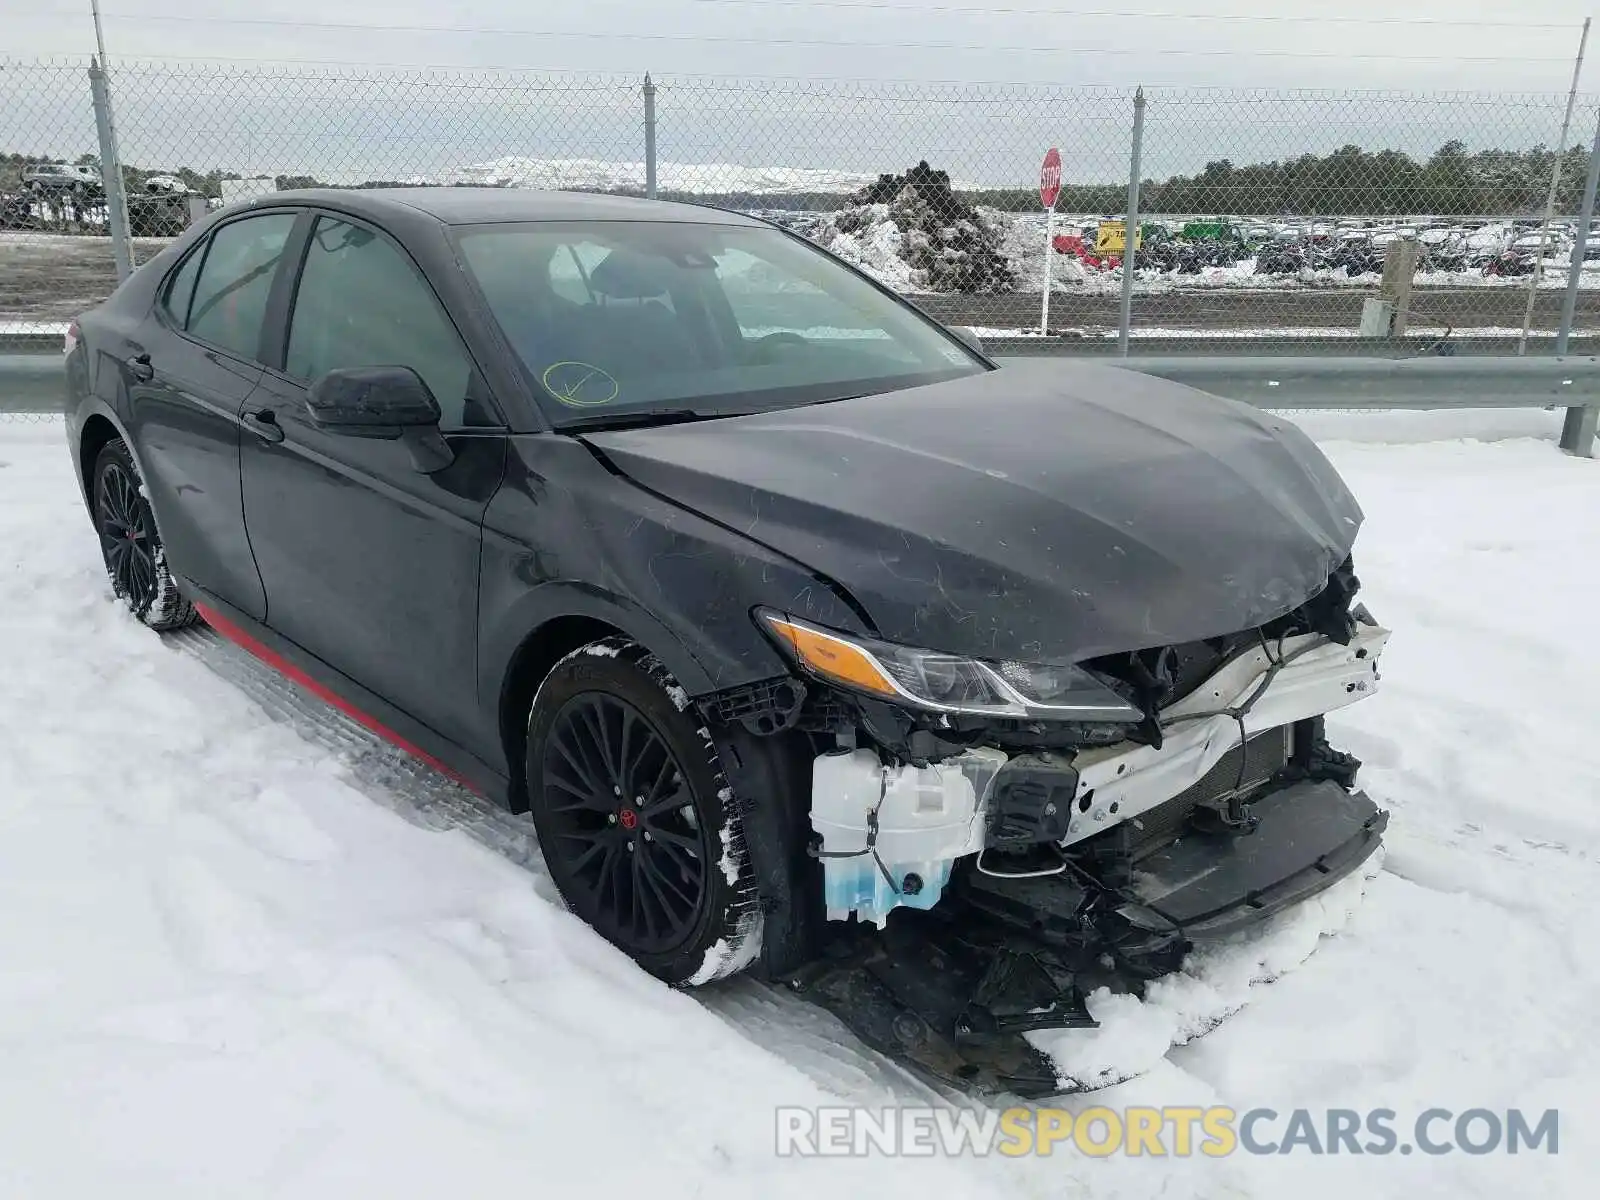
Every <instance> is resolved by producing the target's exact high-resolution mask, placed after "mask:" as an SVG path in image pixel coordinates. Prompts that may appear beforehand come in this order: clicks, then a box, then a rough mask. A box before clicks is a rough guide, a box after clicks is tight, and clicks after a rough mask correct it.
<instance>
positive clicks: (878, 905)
mask: <svg viewBox="0 0 1600 1200" xmlns="http://www.w3.org/2000/svg"><path fill="white" fill-rule="evenodd" d="M1005 761H1006V756H1005V755H1004V754H1003V753H1001V752H1000V751H998V750H984V749H979V750H969V751H967V752H966V753H965V754H963V755H962V756H961V757H960V758H958V759H952V760H950V761H949V762H945V763H938V764H935V765H933V766H931V767H910V766H885V765H884V764H883V762H882V761H881V760H880V759H879V757H878V755H877V753H876V752H875V751H872V750H844V751H839V752H836V753H833V754H824V755H821V756H819V757H818V758H817V759H816V761H815V762H814V764H813V766H812V781H811V825H812V828H814V829H815V830H816V831H817V833H819V834H820V835H821V836H822V851H823V854H824V855H825V856H832V855H845V856H848V857H824V858H823V859H822V875H823V893H824V898H825V902H826V904H827V909H828V919H829V920H836V921H838V920H844V919H845V918H846V917H848V916H849V915H850V914H851V913H855V914H856V915H857V916H859V917H860V918H861V919H862V920H864V921H872V922H874V923H875V924H878V925H882V924H883V921H884V918H885V917H886V916H887V915H888V913H889V910H890V909H892V908H895V907H896V906H897V905H906V906H908V907H911V908H932V907H933V906H934V905H935V904H936V903H938V901H939V896H940V894H941V893H942V892H943V891H944V886H945V884H946V883H948V882H949V881H950V868H951V865H952V864H953V863H954V861H955V860H956V859H957V858H960V857H961V856H963V855H966V854H972V853H975V852H976V851H978V850H980V849H982V848H983V824H984V823H983V806H982V797H983V794H984V792H985V791H986V790H987V788H988V784H989V780H990V779H992V778H993V777H994V774H995V772H996V771H998V770H999V769H1000V767H1001V766H1002V765H1004V763H1005ZM874 808H876V809H877V813H878V832H877V840H876V843H875V845H876V849H877V857H876V858H874V857H873V855H872V853H871V851H870V850H869V849H868V845H867V841H868V836H869V830H870V819H869V818H870V814H871V813H872V811H873V809H874ZM880 860H881V862H882V864H883V867H880V866H879V862H880ZM883 868H887V869H888V874H889V877H890V878H889V879H886V878H884V870H883ZM890 879H892V880H893V883H892V884H891V882H890Z"/></svg>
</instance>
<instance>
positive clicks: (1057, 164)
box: [1039, 146, 1061, 337]
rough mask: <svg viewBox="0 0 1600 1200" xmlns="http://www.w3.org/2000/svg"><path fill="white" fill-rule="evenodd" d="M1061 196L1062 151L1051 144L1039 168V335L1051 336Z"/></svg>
mask: <svg viewBox="0 0 1600 1200" xmlns="http://www.w3.org/2000/svg"><path fill="white" fill-rule="evenodd" d="M1060 197H1061V151H1060V150H1058V149H1057V148H1056V147H1054V146H1051V147H1050V149H1049V150H1047V151H1045V156H1044V165H1043V166H1041V167H1040V168H1039V203H1040V204H1042V205H1043V206H1044V296H1043V298H1042V299H1041V300H1040V302H1039V336H1040V337H1049V336H1050V267H1051V264H1052V263H1053V262H1054V260H1055V256H1056V246H1055V241H1056V237H1055V234H1056V201H1057V200H1058V199H1060Z"/></svg>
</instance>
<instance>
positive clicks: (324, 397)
mask: <svg viewBox="0 0 1600 1200" xmlns="http://www.w3.org/2000/svg"><path fill="white" fill-rule="evenodd" d="M306 411H307V412H308V413H309V414H310V415H311V421H312V424H314V425H316V427H317V428H318V429H321V430H324V431H325V432H327V433H336V434H341V435H343V436H345V437H360V438H381V439H384V440H389V441H393V440H396V439H398V440H399V441H402V442H404V443H405V445H406V448H407V449H408V450H409V451H410V452H411V461H412V463H413V465H414V466H415V467H416V468H417V470H419V471H421V472H423V473H424V474H429V475H431V474H432V473H433V472H435V471H441V470H443V469H444V468H445V467H448V466H449V465H450V464H451V462H453V461H454V459H455V453H454V451H452V450H451V449H450V444H449V443H448V442H446V441H445V440H444V436H443V435H442V434H440V432H439V418H440V416H441V414H440V411H439V402H438V401H437V400H435V399H434V398H433V392H432V391H430V390H429V388H428V385H427V384H426V383H424V382H423V380H422V376H420V375H418V374H417V373H416V372H415V371H413V370H412V369H411V368H410V367H340V368H337V369H335V370H332V371H329V372H328V373H327V374H326V375H324V376H322V377H321V378H320V379H318V380H317V381H316V382H314V383H313V384H312V385H311V389H310V391H308V392H307V393H306Z"/></svg>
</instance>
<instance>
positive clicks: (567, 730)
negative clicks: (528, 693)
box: [544, 692, 715, 953]
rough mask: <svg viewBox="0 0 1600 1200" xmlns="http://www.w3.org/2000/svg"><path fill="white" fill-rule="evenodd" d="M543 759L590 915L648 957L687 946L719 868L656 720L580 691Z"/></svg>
mask: <svg viewBox="0 0 1600 1200" xmlns="http://www.w3.org/2000/svg"><path fill="white" fill-rule="evenodd" d="M544 760H545V777H544V778H545V787H546V789H547V797H546V811H547V812H548V813H549V814H550V820H551V825H552V828H553V832H554V834H555V838H556V845H555V846H554V847H553V849H554V850H555V851H556V853H557V854H558V855H559V856H560V858H561V859H562V867H563V874H565V875H566V876H567V879H568V880H569V883H570V886H572V887H574V888H576V889H580V890H581V892H582V894H583V895H584V897H585V899H586V901H587V903H586V904H585V905H584V907H585V909H586V911H585V913H584V915H585V916H586V917H588V919H589V921H590V923H591V924H592V925H594V926H595V927H596V928H597V929H600V930H601V931H602V932H605V933H607V934H609V935H613V936H614V937H615V938H616V940H618V941H620V942H623V943H624V944H626V945H628V946H633V947H637V948H638V949H640V950H643V951H647V952H649V953H661V952H663V951H667V950H672V949H674V948H676V947H678V946H680V945H682V944H683V942H684V940H685V939H686V938H688V937H689V936H690V934H691V933H692V931H693V930H694V927H695V925H696V924H697V923H698V921H699V918H700V915H701V913H702V912H703V911H704V909H705V906H706V900H707V894H708V889H707V883H708V880H707V878H706V873H707V871H708V870H712V869H715V868H713V867H711V866H710V865H709V864H710V862H711V859H712V848H711V845H710V844H709V842H708V841H707V838H706V831H705V828H704V827H703V826H702V825H701V824H700V823H699V821H698V819H697V818H696V816H695V811H694V804H693V802H692V801H691V799H690V797H689V792H688V784H687V783H686V782H685V780H684V775H683V769H682V768H681V767H680V766H679V765H678V761H677V759H676V758H675V757H674V756H673V753H672V751H671V750H670V749H669V748H668V746H667V744H666V742H665V741H664V740H662V737H661V735H660V734H659V733H658V732H657V731H656V729H655V727H654V726H653V725H652V724H651V723H650V719H649V718H648V717H646V716H645V715H644V714H643V713H641V712H640V711H639V710H638V709H636V708H634V707H633V705H631V704H629V703H628V702H627V701H626V700H622V699H619V698H618V697H616V696H611V695H607V694H606V693H604V692H584V693H581V694H580V695H577V696H574V697H573V698H572V699H571V700H569V701H567V703H566V704H565V705H564V706H563V707H562V709H561V711H560V712H559V713H557V714H556V718H555V723H554V724H553V726H552V727H551V730H550V733H549V735H548V736H547V738H546V740H545V752H544ZM551 792H553V793H555V794H553V795H551V794H548V793H551Z"/></svg>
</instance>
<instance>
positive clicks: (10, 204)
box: [0, 192, 39, 229]
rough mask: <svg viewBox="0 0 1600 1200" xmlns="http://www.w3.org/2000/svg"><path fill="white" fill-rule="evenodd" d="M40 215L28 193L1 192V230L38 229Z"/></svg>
mask: <svg viewBox="0 0 1600 1200" xmlns="http://www.w3.org/2000/svg"><path fill="white" fill-rule="evenodd" d="M38 226H39V214H38V213H37V212H35V211H34V204H33V197H32V196H31V195H29V194H28V193H27V192H0V229H36V228H38Z"/></svg>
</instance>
